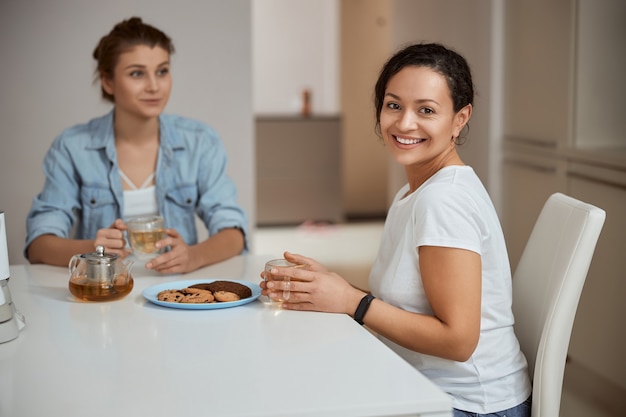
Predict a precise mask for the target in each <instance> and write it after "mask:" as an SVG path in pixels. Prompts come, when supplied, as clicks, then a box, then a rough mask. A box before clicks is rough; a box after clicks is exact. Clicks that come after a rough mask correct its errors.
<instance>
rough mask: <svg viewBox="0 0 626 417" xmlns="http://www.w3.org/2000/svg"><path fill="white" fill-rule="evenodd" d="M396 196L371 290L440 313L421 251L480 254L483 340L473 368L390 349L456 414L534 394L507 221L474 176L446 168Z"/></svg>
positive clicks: (508, 403) (417, 308)
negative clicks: (519, 324) (428, 291)
mask: <svg viewBox="0 0 626 417" xmlns="http://www.w3.org/2000/svg"><path fill="white" fill-rule="evenodd" d="M408 190H409V187H408V184H407V185H405V186H404V187H403V188H402V189H400V191H399V192H398V193H397V194H396V196H395V198H394V201H393V204H392V206H391V208H390V209H389V213H388V215H387V220H386V221H385V227H384V231H383V235H382V240H381V245H380V249H379V253H378V257H377V259H376V261H375V263H374V265H373V267H372V270H371V273H370V278H369V285H370V288H371V290H372V293H373V294H374V295H375V296H376V297H378V298H380V299H381V300H382V301H385V302H387V303H389V304H392V305H395V306H397V307H400V308H402V309H404V310H408V311H412V312H419V313H423V314H431V315H432V314H433V313H432V309H431V307H430V305H429V303H428V301H427V299H426V295H425V293H424V288H423V286H422V279H421V274H420V270H419V259H418V252H417V248H418V247H420V246H425V245H427V246H444V247H453V248H461V249H466V250H470V251H473V252H476V253H478V254H479V255H480V256H481V261H482V306H481V310H482V312H481V323H480V339H479V341H478V346H477V347H476V350H475V351H474V353H473V354H472V356H471V357H470V358H469V360H467V361H466V362H456V361H452V360H448V359H442V358H438V357H434V356H430V355H424V354H421V353H417V352H414V351H411V350H408V349H405V348H403V347H401V346H399V345H397V344H395V343H393V342H391V341H390V340H387V339H385V338H384V337H381V339H382V340H383V342H385V343H386V344H387V345H388V346H389V347H391V348H392V349H393V350H394V351H396V352H397V353H398V354H399V355H400V356H402V357H403V358H404V359H405V360H407V361H408V362H409V363H411V364H412V365H413V366H414V367H416V368H417V369H418V370H419V371H420V372H422V373H423V374H424V375H425V376H427V377H428V378H429V379H431V380H432V381H433V382H435V383H436V384H437V385H438V386H439V387H441V388H442V389H443V390H444V391H445V392H447V393H448V394H450V395H451V396H452V398H453V402H452V405H453V407H454V408H457V409H461V410H466V411H471V412H475V413H481V414H486V413H492V412H496V411H501V410H506V409H508V408H511V407H514V406H516V405H518V404H520V403H522V402H523V401H524V400H526V399H527V398H528V397H529V396H530V394H531V386H530V381H529V377H528V371H527V364H526V359H525V357H524V355H523V354H522V352H521V351H520V348H519V343H518V341H517V338H516V336H515V334H514V332H513V313H512V311H511V302H512V299H511V270H510V265H509V259H508V255H507V251H506V245H505V241H504V235H503V233H502V229H501V226H500V221H499V219H498V216H497V214H496V211H495V208H494V207H493V204H492V202H491V199H490V197H489V195H488V193H487V191H486V190H485V188H484V186H483V184H482V183H481V182H480V179H479V178H478V176H477V175H476V174H475V173H474V170H473V169H472V168H471V167H468V166H450V167H445V168H443V169H441V170H440V171H438V172H437V173H436V174H435V175H433V176H432V177H431V178H430V179H428V180H427V181H426V182H425V183H424V184H423V185H422V186H421V187H419V188H418V189H417V190H416V191H415V192H413V193H412V194H410V195H408V196H406V197H404V198H402V197H403V196H405V195H406V193H407V191H408Z"/></svg>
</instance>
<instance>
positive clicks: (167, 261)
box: [146, 229, 197, 274]
mask: <svg viewBox="0 0 626 417" xmlns="http://www.w3.org/2000/svg"><path fill="white" fill-rule="evenodd" d="M165 233H166V234H167V237H166V238H165V239H162V240H159V241H158V242H157V243H156V246H157V247H158V248H165V247H167V246H169V247H170V250H169V251H167V252H165V253H163V254H161V255H159V256H157V257H156V258H154V259H151V260H150V261H149V262H148V263H147V264H146V268H147V269H152V270H155V271H157V272H160V273H163V274H179V273H185V272H191V271H193V270H195V269H196V268H197V267H196V266H195V265H194V264H193V263H192V260H193V257H192V254H191V248H190V246H188V245H187V244H186V243H185V241H184V239H183V238H182V237H181V235H180V234H179V233H178V232H177V231H176V230H175V229H167V230H166V231H165Z"/></svg>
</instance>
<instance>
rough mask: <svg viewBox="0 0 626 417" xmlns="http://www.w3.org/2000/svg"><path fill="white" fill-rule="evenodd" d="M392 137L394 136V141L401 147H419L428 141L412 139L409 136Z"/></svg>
mask: <svg viewBox="0 0 626 417" xmlns="http://www.w3.org/2000/svg"><path fill="white" fill-rule="evenodd" d="M392 136H393V139H394V140H395V141H396V142H397V143H399V144H401V145H417V144H418V143H422V142H424V141H425V140H426V139H424V138H412V137H408V136H396V135H392Z"/></svg>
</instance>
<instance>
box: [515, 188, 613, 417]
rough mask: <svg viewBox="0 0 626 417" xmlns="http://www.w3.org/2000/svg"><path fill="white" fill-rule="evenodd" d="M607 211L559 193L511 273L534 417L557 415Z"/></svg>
mask: <svg viewBox="0 0 626 417" xmlns="http://www.w3.org/2000/svg"><path fill="white" fill-rule="evenodd" d="M605 217H606V213H605V212H604V210H602V209H599V208H597V207H595V206H592V205H590V204H587V203H584V202H582V201H579V200H576V199H574V198H572V197H569V196H566V195H564V194H561V193H555V194H553V195H551V196H550V198H548V200H547V201H546V203H545V205H544V207H543V209H542V210H541V213H540V214H539V217H538V218H537V222H536V223H535V226H534V228H533V230H532V232H531V234H530V237H529V239H528V242H527V243H526V247H525V248H524V252H523V253H522V257H521V258H520V261H519V264H518V266H517V268H516V270H515V274H514V275H513V313H514V315H515V333H516V335H517V338H518V339H519V342H520V345H521V348H522V351H523V352H524V354H525V355H526V359H527V360H528V366H529V371H530V377H531V379H532V381H533V405H532V416H533V417H558V415H559V408H560V405H561V391H562V386H563V374H564V370H565V359H566V356H567V350H568V347H569V341H570V336H571V333H572V326H573V324H574V317H575V315H576V309H577V308H578V301H579V299H580V294H581V292H582V288H583V285H584V283H585V279H586V277H587V271H588V270H589V265H590V263H591V258H592V257H593V253H594V251H595V247H596V242H597V241H598V237H599V236H600V231H601V230H602V226H603V225H604V219H605Z"/></svg>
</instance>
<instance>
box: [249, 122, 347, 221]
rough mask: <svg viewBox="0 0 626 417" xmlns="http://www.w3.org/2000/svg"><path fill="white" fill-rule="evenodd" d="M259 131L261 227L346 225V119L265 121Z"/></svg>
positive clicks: (257, 215) (258, 181)
mask: <svg viewBox="0 0 626 417" xmlns="http://www.w3.org/2000/svg"><path fill="white" fill-rule="evenodd" d="M255 131H256V181H257V213H256V219H257V225H258V226H266V225H293V224H299V223H302V222H304V221H306V220H310V221H315V222H331V223H338V222H341V221H342V219H343V213H342V204H341V202H342V195H341V119H340V117H338V116H312V117H300V116H259V117H257V118H256V123H255Z"/></svg>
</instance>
